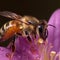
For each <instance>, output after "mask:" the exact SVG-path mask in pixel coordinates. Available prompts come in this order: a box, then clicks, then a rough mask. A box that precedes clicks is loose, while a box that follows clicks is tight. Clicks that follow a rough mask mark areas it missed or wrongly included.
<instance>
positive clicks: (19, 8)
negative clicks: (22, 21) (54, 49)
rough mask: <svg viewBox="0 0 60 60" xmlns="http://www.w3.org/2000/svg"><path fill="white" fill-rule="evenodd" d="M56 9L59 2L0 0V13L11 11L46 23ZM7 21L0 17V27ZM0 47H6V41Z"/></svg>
mask: <svg viewBox="0 0 60 60" xmlns="http://www.w3.org/2000/svg"><path fill="white" fill-rule="evenodd" d="M58 8H60V0H0V11H12V12H15V13H17V14H20V15H22V16H23V15H31V16H35V17H37V18H38V19H46V20H47V21H48V20H49V18H50V16H51V14H52V13H53V12H54V11H55V10H56V9H58ZM7 21H10V19H8V18H5V17H2V16H0V27H1V26H2V25H3V24H4V23H6V22H7ZM9 42H10V41H9ZM0 45H3V46H6V45H8V41H6V42H2V43H0Z"/></svg>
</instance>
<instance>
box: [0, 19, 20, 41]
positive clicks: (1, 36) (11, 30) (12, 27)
mask: <svg viewBox="0 0 60 60" xmlns="http://www.w3.org/2000/svg"><path fill="white" fill-rule="evenodd" d="M20 24H21V23H20V22H19V21H15V20H12V21H9V22H7V23H5V24H4V25H3V26H2V27H1V29H0V40H2V41H4V40H7V39H9V38H11V37H12V36H13V35H14V34H15V33H17V32H20Z"/></svg>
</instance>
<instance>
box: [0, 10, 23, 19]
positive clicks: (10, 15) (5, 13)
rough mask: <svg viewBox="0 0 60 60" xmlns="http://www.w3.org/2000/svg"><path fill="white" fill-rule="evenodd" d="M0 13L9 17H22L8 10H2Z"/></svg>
mask: <svg viewBox="0 0 60 60" xmlns="http://www.w3.org/2000/svg"><path fill="white" fill-rule="evenodd" d="M0 15H1V16H4V17H8V18H11V19H20V18H21V17H22V16H20V15H17V14H16V13H13V12H9V11H2V12H0Z"/></svg>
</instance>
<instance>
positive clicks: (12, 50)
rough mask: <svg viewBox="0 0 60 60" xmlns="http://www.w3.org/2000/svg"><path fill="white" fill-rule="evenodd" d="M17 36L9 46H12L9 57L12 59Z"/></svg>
mask: <svg viewBox="0 0 60 60" xmlns="http://www.w3.org/2000/svg"><path fill="white" fill-rule="evenodd" d="M14 43H15V36H14V37H12V41H11V42H10V46H8V48H11V53H8V57H9V59H10V60H12V58H13V56H14V53H15V44H14Z"/></svg>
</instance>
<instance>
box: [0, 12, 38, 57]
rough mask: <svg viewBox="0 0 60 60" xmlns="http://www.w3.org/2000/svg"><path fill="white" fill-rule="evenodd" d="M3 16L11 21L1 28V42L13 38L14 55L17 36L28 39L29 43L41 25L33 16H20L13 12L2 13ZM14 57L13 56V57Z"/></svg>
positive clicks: (0, 13)
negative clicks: (31, 35) (31, 36)
mask: <svg viewBox="0 0 60 60" xmlns="http://www.w3.org/2000/svg"><path fill="white" fill-rule="evenodd" d="M0 15H1V16H4V17H7V18H11V19H12V20H11V21H8V22H7V23H5V24H4V25H3V26H2V27H1V28H0V41H6V40H8V39H9V38H12V44H11V46H12V53H14V51H15V45H14V42H15V36H18V35H22V36H24V37H27V39H28V40H29V41H31V39H30V34H32V33H33V32H34V31H35V29H36V27H37V25H38V24H39V20H38V19H37V18H35V17H32V16H23V17H22V16H20V15H18V14H15V13H13V12H9V11H3V12H0ZM11 56H12V55H11Z"/></svg>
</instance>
